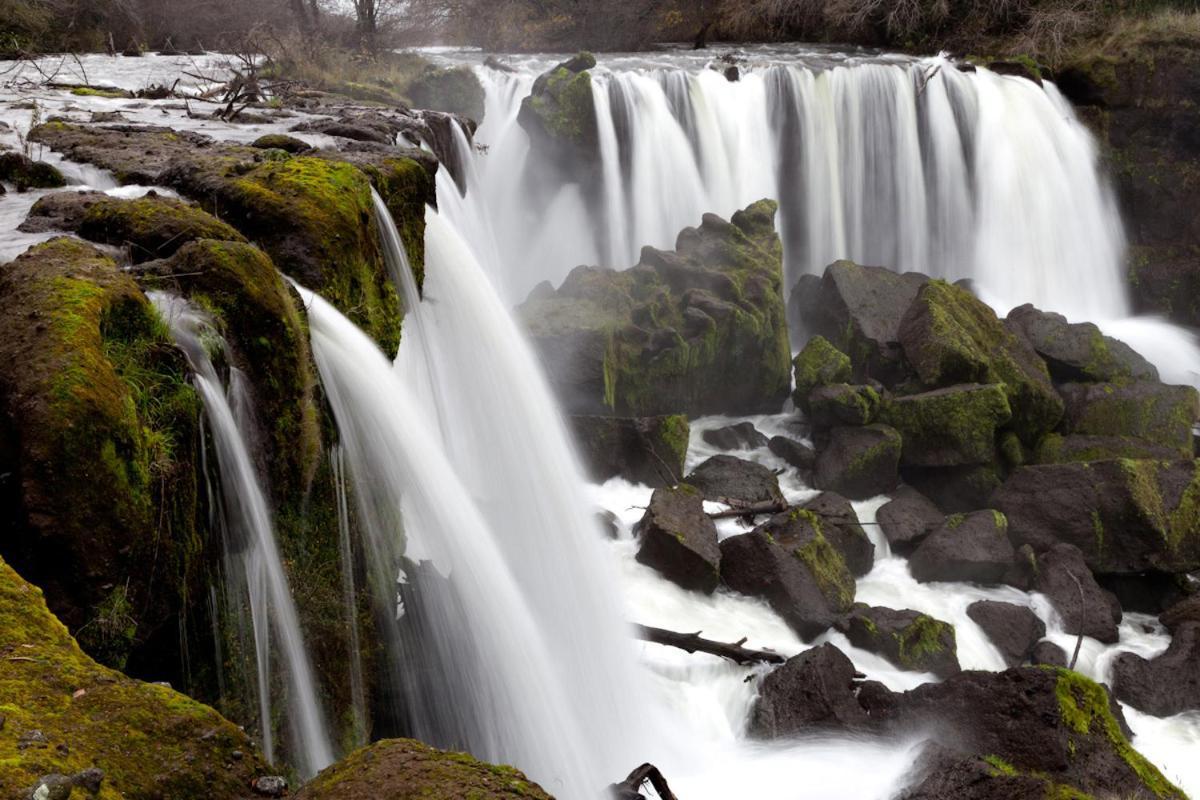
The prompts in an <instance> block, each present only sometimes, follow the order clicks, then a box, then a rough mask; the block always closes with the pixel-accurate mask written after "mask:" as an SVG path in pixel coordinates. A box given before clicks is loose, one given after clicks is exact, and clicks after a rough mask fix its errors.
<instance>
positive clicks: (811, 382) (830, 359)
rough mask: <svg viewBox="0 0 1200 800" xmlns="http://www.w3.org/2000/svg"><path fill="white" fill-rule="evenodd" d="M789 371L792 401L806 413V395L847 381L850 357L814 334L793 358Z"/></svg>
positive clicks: (849, 371) (849, 375)
mask: <svg viewBox="0 0 1200 800" xmlns="http://www.w3.org/2000/svg"><path fill="white" fill-rule="evenodd" d="M792 372H793V374H794V376H795V379H796V388H795V389H794V390H793V392H792V400H793V401H794V402H795V403H796V407H797V408H800V409H803V410H804V411H805V412H807V411H808V396H809V395H810V394H811V393H812V391H813V389H816V388H818V387H821V386H829V385H830V384H834V383H849V382H850V380H851V368H850V357H849V356H847V355H846V354H845V353H843V352H842V351H841V350H838V349H837V348H836V347H834V346H833V345H832V344H830V343H829V340H828V339H826V338H825V337H824V336H814V337H812V338H811V339H809V340H808V343H807V344H806V345H804V348H803V349H802V350H801V351H800V352H799V353H797V354H796V357H795V358H794V359H793V360H792Z"/></svg>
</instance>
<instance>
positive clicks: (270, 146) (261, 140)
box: [250, 133, 312, 155]
mask: <svg viewBox="0 0 1200 800" xmlns="http://www.w3.org/2000/svg"><path fill="white" fill-rule="evenodd" d="M250 146H251V147H257V148H258V149H260V150H282V151H283V152H285V153H292V154H293V155H295V154H297V153H303V152H305V151H307V150H311V149H312V146H311V145H309V144H308V142H305V141H302V140H300V139H297V138H296V137H295V136H288V135H286V134H283V133H268V134H266V135H265V136H260V137H258V138H257V139H255V140H254V141H253V142H251V143H250Z"/></svg>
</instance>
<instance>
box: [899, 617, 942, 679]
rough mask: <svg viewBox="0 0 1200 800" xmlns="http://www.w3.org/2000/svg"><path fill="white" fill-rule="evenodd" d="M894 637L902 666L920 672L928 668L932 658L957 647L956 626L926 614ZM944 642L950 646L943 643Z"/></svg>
mask: <svg viewBox="0 0 1200 800" xmlns="http://www.w3.org/2000/svg"><path fill="white" fill-rule="evenodd" d="M893 636H894V637H895V638H896V644H897V646H898V658H899V661H900V665H901V666H903V667H905V668H906V669H912V670H918V671H919V670H924V669H926V668H927V666H928V664H929V657H930V656H935V655H938V654H940V653H942V652H944V651H945V650H946V649H947V646H949V647H953V646H954V645H955V635H954V626H953V625H951V624H949V623H947V622H942V621H940V620H936V619H934V618H933V617H929V616H926V615H924V614H922V615H920V616H919V617H917V618H916V619H915V620H914V621H913V622H912V623H911V624H910V625H908V626H907V627H906V628H904V629H903V630H901V631H900V632H899V633H896V634H893ZM943 640H946V642H948V643H949V644H948V645H947V644H945V643H943Z"/></svg>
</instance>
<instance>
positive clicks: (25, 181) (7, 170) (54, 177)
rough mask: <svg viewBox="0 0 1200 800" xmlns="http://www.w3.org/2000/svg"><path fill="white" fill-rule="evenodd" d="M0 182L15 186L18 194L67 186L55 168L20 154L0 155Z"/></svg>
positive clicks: (65, 180)
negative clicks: (31, 190) (30, 190)
mask: <svg viewBox="0 0 1200 800" xmlns="http://www.w3.org/2000/svg"><path fill="white" fill-rule="evenodd" d="M0 181H6V182H8V183H11V184H13V185H15V186H16V188H17V191H18V192H24V191H27V190H29V189H55V188H57V187H59V186H66V185H67V179H66V178H64V177H63V175H62V173H61V172H59V171H58V168H57V167H55V166H53V165H52V164H47V163H46V162H45V161H34V160H33V159H31V158H30V157H29V156H26V155H22V154H21V153H0Z"/></svg>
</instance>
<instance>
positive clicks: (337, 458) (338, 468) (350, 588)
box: [329, 445, 368, 746]
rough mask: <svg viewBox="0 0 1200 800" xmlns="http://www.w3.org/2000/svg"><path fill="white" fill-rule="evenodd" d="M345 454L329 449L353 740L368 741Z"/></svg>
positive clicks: (339, 449) (365, 695) (339, 448)
mask: <svg viewBox="0 0 1200 800" xmlns="http://www.w3.org/2000/svg"><path fill="white" fill-rule="evenodd" d="M345 460H346V459H345V455H344V454H343V452H342V448H341V446H340V445H334V446H333V447H331V448H330V449H329V463H330V464H331V465H332V468H333V469H332V472H333V488H334V497H335V498H336V500H337V512H338V556H339V557H340V559H341V566H342V606H343V608H344V609H345V612H346V629H347V630H349V631H350V636H349V645H350V702H351V708H350V711H351V713H352V714H353V719H354V730H353V734H354V744H355V745H356V746H359V745H364V744H366V743H367V730H368V725H367V722H368V718H367V693H366V687H365V682H364V680H363V665H362V638H361V636H360V634H359V629H358V587H357V586H356V585H355V580H354V551H353V548H352V545H351V541H350V501H349V498H348V497H347V495H348V492H347V490H346V464H345Z"/></svg>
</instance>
